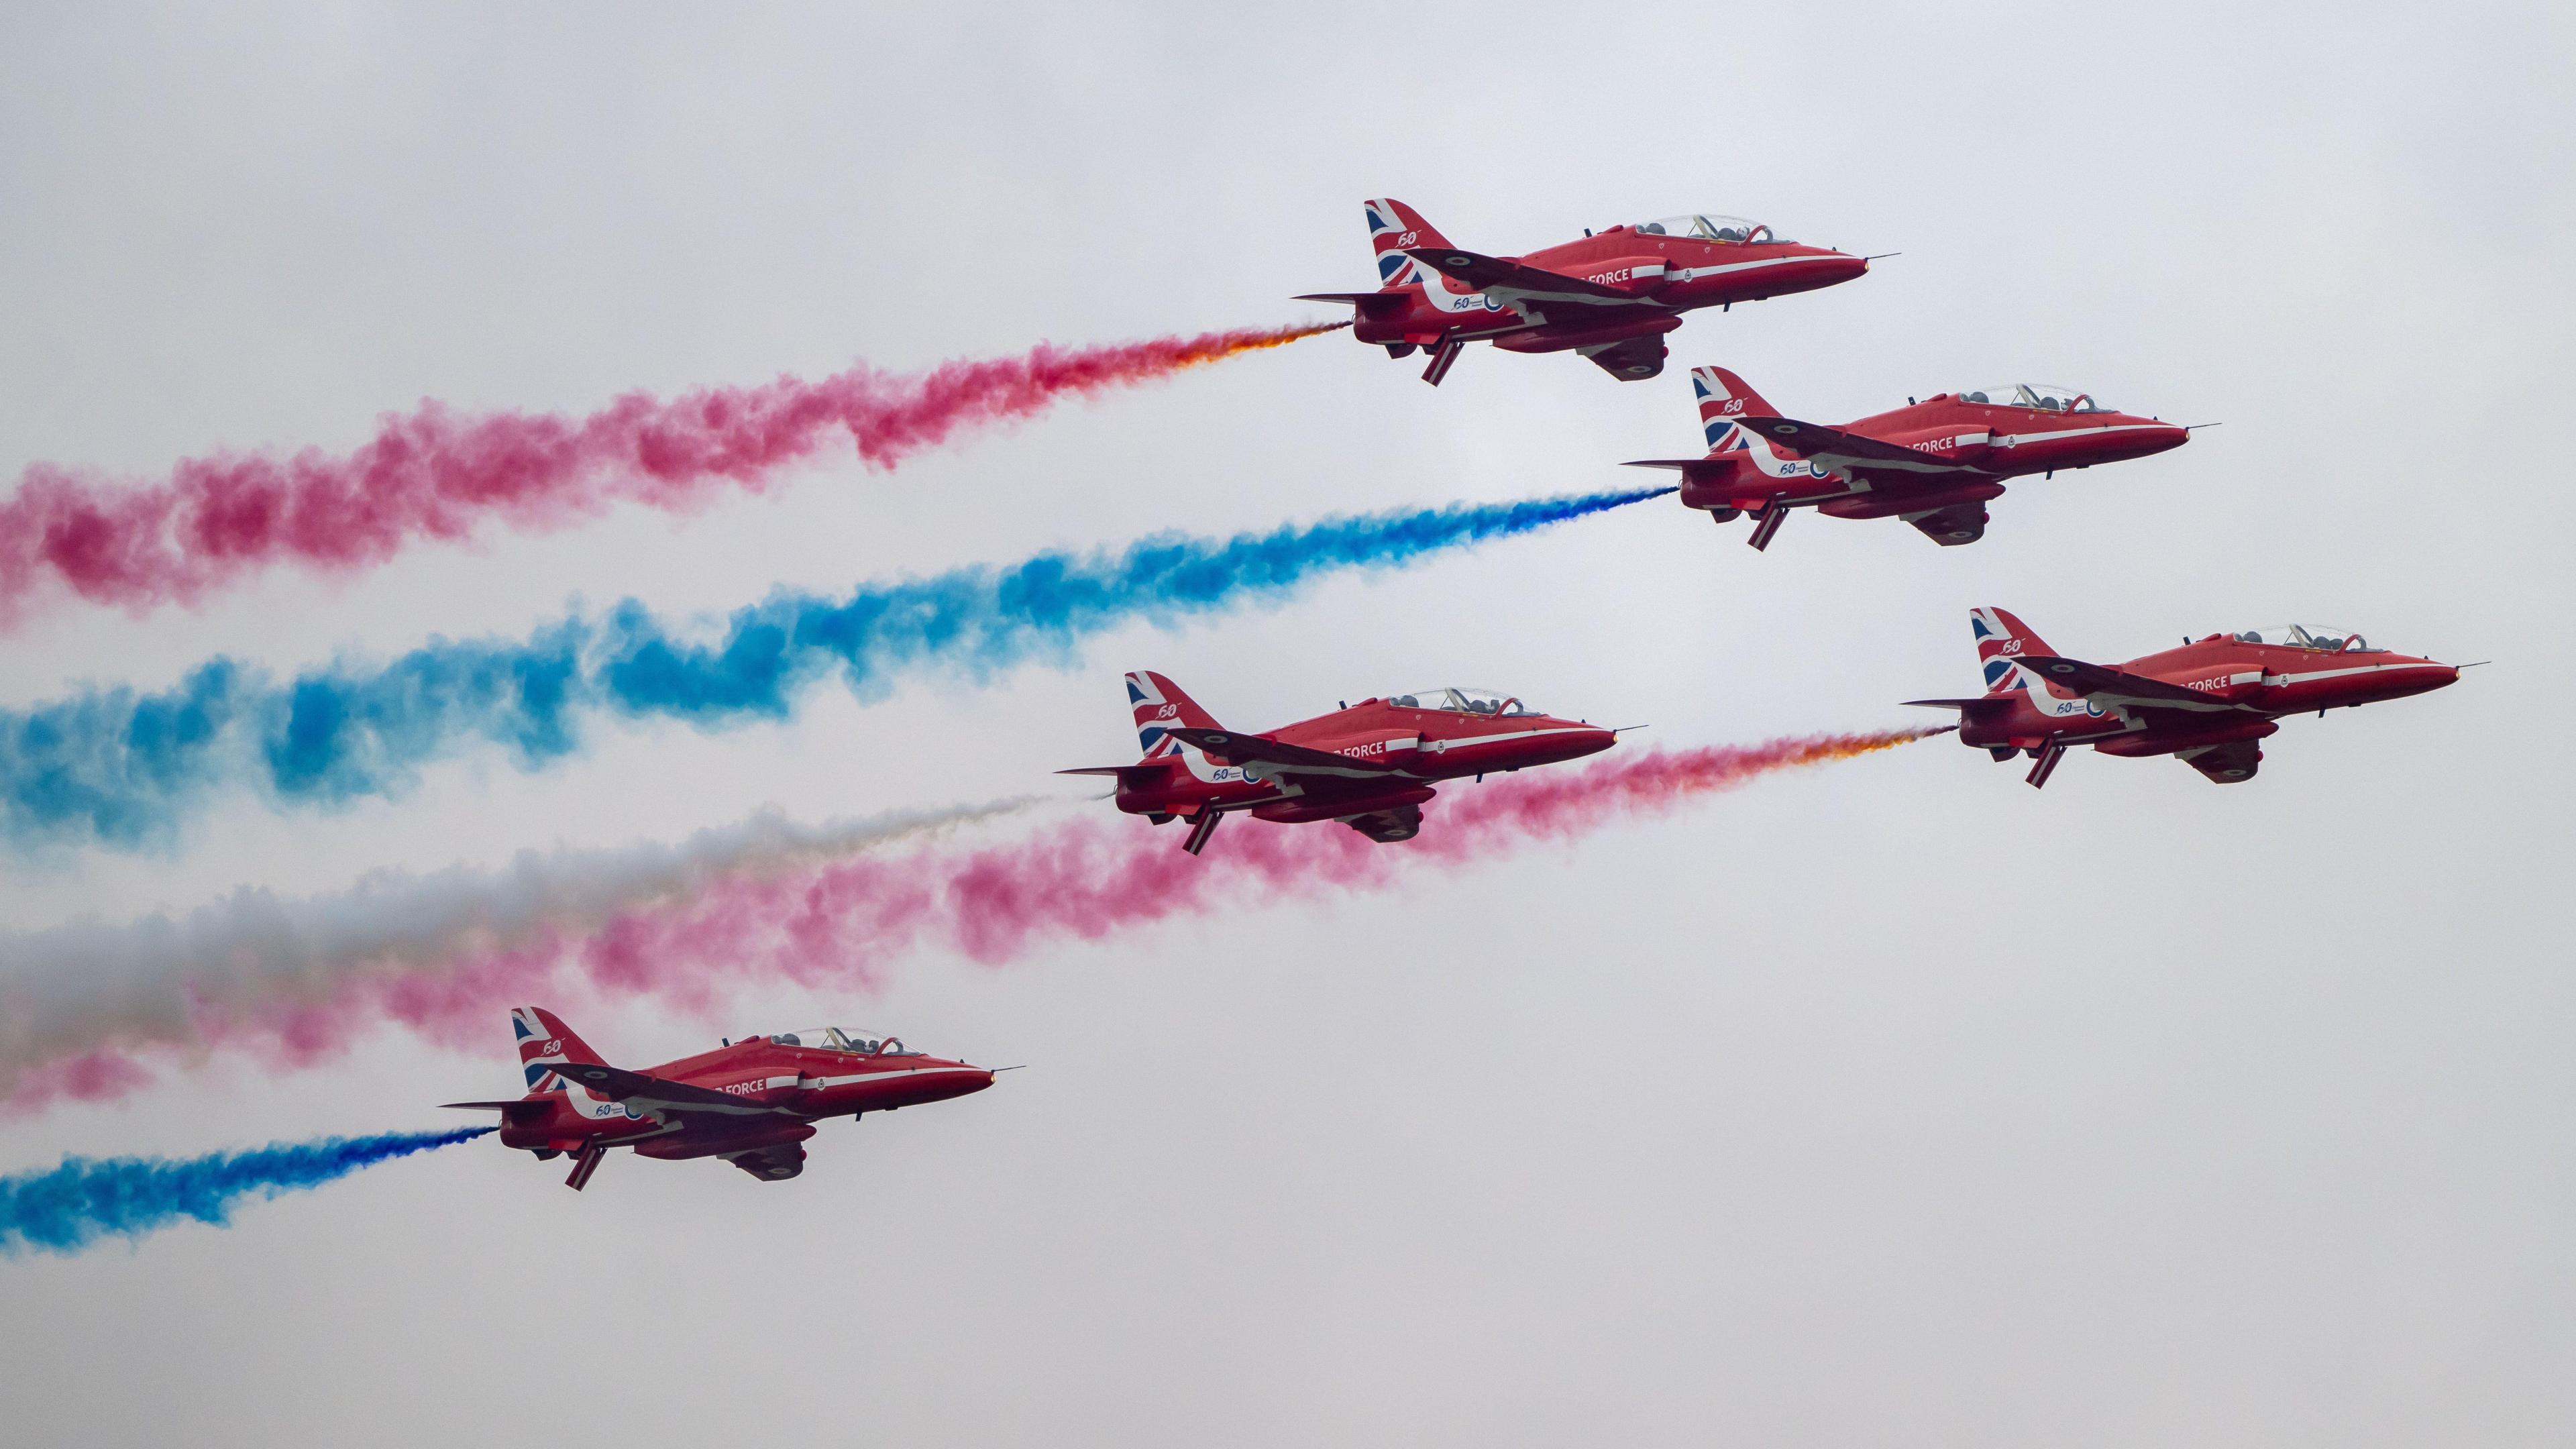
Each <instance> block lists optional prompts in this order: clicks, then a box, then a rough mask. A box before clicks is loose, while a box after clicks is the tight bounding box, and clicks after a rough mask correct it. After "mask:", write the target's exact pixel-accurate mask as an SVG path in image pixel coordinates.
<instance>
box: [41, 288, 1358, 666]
mask: <svg viewBox="0 0 2576 1449" xmlns="http://www.w3.org/2000/svg"><path fill="white" fill-rule="evenodd" d="M1348 325H1349V324H1348V323H1344V322H1335V323H1328V324H1321V325H1316V326H1306V327H1272V328H1261V329H1244V330H1238V331H1233V332H1209V333H1203V334H1201V335H1200V336H1197V337H1186V338H1184V337H1165V338H1157V339H1154V340H1152V341H1147V342H1124V343H1116V344H1112V345H1109V346H1103V347H1056V346H1053V345H1042V346H1040V347H1038V348H1036V349H1035V350H1034V351H1032V352H1030V353H1029V354H1028V355H1026V356H1024V357H1009V358H996V359H992V360H989V361H983V362H965V361H960V362H950V363H945V364H942V365H941V366H939V367H937V368H935V369H933V370H931V371H930V372H927V373H923V374H919V375H914V376H906V375H902V374H894V373H884V372H879V371H877V370H876V369H874V368H871V367H867V366H864V365H862V366H859V367H854V368H852V369H850V370H849V371H847V372H843V373H838V374H835V375H833V376H831V377H827V378H824V379H822V380H821V381H819V382H806V381H803V380H801V379H798V378H793V377H782V378H780V379H778V380H777V381H776V382H772V383H767V384H765V385H762V386H759V387H748V388H730V387H729V388H711V389H707V390H704V391H700V392H693V393H689V394H687V395H685V396H682V397H679V398H674V399H672V400H671V401H668V402H664V401H662V400H661V399H658V398H655V397H653V396H651V395H650V394H647V393H640V392H638V393H629V394H627V395H626V396H624V397H621V398H619V399H617V400H616V401H615V402H613V403H611V404H609V405H608V406H607V407H606V408H604V409H602V410H600V411H598V412H595V413H593V414H591V415H590V416H588V417H586V418H571V417H563V416H558V415H551V414H541V415H538V416H534V417H531V416H527V415H525V414H520V413H495V414H491V415H488V416H483V417H467V416H460V415H458V414H456V413H454V412H451V411H449V410H448V409H447V408H446V407H444V406H442V405H441V404H439V403H437V402H424V403H422V404H421V405H420V407H419V408H418V409H417V410H416V411H414V412H412V413H411V414H409V415H408V416H390V415H389V416H387V417H386V418H385V419H384V420H383V424H382V426H381V427H380V428H379V429H378V431H377V433H376V436H375V438H374V439H373V440H372V441H370V442H368V443H367V444H365V445H364V446H362V447H360V448H359V449H358V450H357V451H355V452H353V453H349V454H346V455H342V456H332V455H329V454H325V453H323V452H320V451H318V450H315V449H307V450H305V451H304V452H301V453H298V454H296V455H295V456H293V457H292V458H277V457H273V456H268V455H264V454H240V453H218V454H215V455H214V456H211V457H206V458H189V459H185V460H182V461H181V462H180V464H179V465H178V466H177V467H176V468H174V469H172V470H171V473H170V476H169V478H168V479H167V480H164V481H161V482H157V483H151V484H146V485H143V486H139V487H120V486H116V485H113V484H110V483H109V482H108V481H107V480H105V479H102V478H99V477H97V476H96V475H94V474H90V473H86V472H82V471H78V470H74V469H68V468H61V467H56V466H53V465H50V464H41V463H40V464H36V465H34V466H32V467H30V468H28V469H27V471H26V473H25V475H24V476H23V477H22V478H21V480H20V482H19V486H18V492H17V495H16V496H15V497H13V498H11V499H9V500H8V501H7V502H6V503H0V623H6V622H10V621H14V620H15V618H16V617H17V615H18V613H19V612H20V610H21V609H22V608H23V607H24V606H25V605H26V603H27V602H28V599H29V596H30V595H32V594H34V593H35V592H36V591H37V590H38V589H40V588H41V587H42V586H43V585H44V583H45V581H46V580H47V579H48V578H53V579H59V580H60V581H61V582H62V583H63V584H64V585H65V586H67V587H68V588H69V589H70V590H71V591H72V592H73V593H75V594H78V595H79V596H80V597H82V598H84V599H87V600H89V601H91V602H92V603H100V604H117V605H122V606H125V607H127V608H130V609H135V610H142V609H146V608H149V607H151V606H153V605H156V604H162V603H169V602H179V603H192V602H194V601H195V600H197V599H198V598H199V597H200V596H202V595H203V594H205V593H206V592H207V591H209V590H211V589H214V588H217V587H220V586H222V585H225V584H229V583H232V582H234V581H235V580H237V579H239V578H240V577H241V576H242V575H244V574H247V573H250V572H252V571H254V570H257V569H261V568H266V567H270V566H273V565H278V564H285V563H294V564H301V565H304V566H306V567H308V568H315V569H325V570H342V571H345V570H352V569H358V568H364V567H368V566H371V565H374V564H380V563H382V562H384V561H385V560H387V559H389V558H392V557H393V556H394V555H395V554H396V553H399V552H400V551H401V550H402V549H403V548H404V547H405V546H406V545H408V544H410V543H411V542H412V541H413V540H415V539H418V538H442V539H455V538H462V537H465V536H466V535H468V534H470V533H471V532H472V531H473V529H474V528H475V526H476V525H477V524H478V523H480V522H481V521H482V520H483V519H485V518H486V517H489V516H498V517H499V518H501V519H502V520H504V521H505V522H507V523H508V524H510V525H511V526H512V527H515V528H521V529H547V528H556V527H561V526H562V525H564V524H566V523H568V522H570V521H572V520H574V519H578V518H582V517H586V516H589V515H593V514H596V513H598V512H600V511H601V510H603V509H605V508H606V507H607V506H608V505H609V504H610V503H612V502H616V501H620V500H625V501H631V502H637V503H643V504H645V505H647V506H650V507H654V508H672V509H676V508H687V507H691V506H694V505H697V504H699V503H702V502H704V501H705V500H706V499H707V498H708V497H709V496H710V495H712V494H714V493H716V492H718V491H720V490H722V489H725V488H742V489H748V490H750V491H753V492H758V491H760V490H761V489H762V488H764V487H766V486H767V485H768V483H769V481H770V479H771V477H772V476H773V475H774V474H775V473H776V472H777V471H778V470H779V469H781V468H783V467H786V466H787V465H789V464H792V463H797V462H801V461H803V460H804V459H806V458H808V457H811V456H812V455H813V454H815V453H817V452H819V451H821V450H822V449H823V448H824V447H825V446H826V445H827V444H828V443H829V442H830V441H831V440H832V438H833V436H834V434H835V430H844V431H846V432H847V434H848V435H849V437H850V439H851V441H852V442H853V443H854V444H855V445H856V446H857V448H858V453H859V456H860V457H861V458H862V459H864V460H865V461H866V462H867V463H868V465H869V466H871V467H876V468H892V467H894V466H896V465H897V464H899V463H901V462H902V461H903V460H904V459H906V458H908V457H910V456H912V455H913V454H915V453H918V452H920V451H921V450H923V449H925V448H930V447H935V446H937V445H938V444H940V443H943V442H945V441H947V440H948V439H949V438H951V437H953V436H955V435H956V434H957V433H959V432H960V431H962V430H966V429H971V428H977V427H985V426H990V425H992V424H995V423H1000V422H1008V421H1013V420H1016V419H1020V418H1026V417H1031V416H1034V415H1035V414H1037V413H1040V412H1043V411H1045V410H1046V409H1047V408H1048V407H1049V406H1051V405H1052V404H1053V403H1054V402H1055V401H1056V400H1057V399H1059V398H1061V397H1064V396H1065V395H1067V394H1080V395H1084V396H1089V395H1091V394H1094V393H1098V392H1101V391H1103V390H1105V389H1108V388H1112V387H1120V386H1127V385H1132V384H1135V383H1140V382H1147V381H1151V380H1153V379H1155V378H1159V377H1167V376H1169V375H1171V374H1172V373H1175V372H1179V371H1181V370H1183V369H1185V368H1191V367H1197V366H1201V365H1203V364H1206V363H1210V362H1215V361H1218V360H1220V359H1223V358H1227V357H1232V356H1234V355H1236V354H1237V353H1241V352H1250V351H1255V350H1258V349H1261V348H1267V347H1279V346H1282V345H1285V344H1287V343H1290V342H1294V341H1296V340H1297V339H1299V338H1301V337H1312V336H1314V335H1315V334H1317V333H1319V332H1329V331H1332V330H1334V329H1335V328H1338V327H1345V326H1348Z"/></svg>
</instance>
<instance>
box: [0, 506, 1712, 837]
mask: <svg viewBox="0 0 2576 1449" xmlns="http://www.w3.org/2000/svg"><path fill="white" fill-rule="evenodd" d="M1671 491H1672V490H1671V489H1669V488H1658V489H1636V490H1628V491H1623V492H1616V493H1588V494H1582V495H1578V496H1574V497H1567V498H1542V499H1531V500H1527V501H1524V502H1519V503H1484V504H1455V505H1452V506H1450V507H1447V508H1427V509H1415V510H1410V511H1405V512H1395V513H1380V514H1367V515H1361V516H1358V517H1351V518H1337V519H1327V520H1325V521H1323V522H1320V523H1313V524H1306V525H1290V526H1285V527H1281V528H1278V529H1275V530H1272V531H1271V532H1268V533H1258V534H1254V533H1246V534H1239V535H1237V536H1235V537H1234V538H1231V539H1209V538H1192V537H1188V536H1185V535H1179V534H1167V535H1161V536H1158V537H1153V538H1147V539H1143V540H1140V541H1138V542H1136V543H1133V544H1130V545H1128V546H1127V547H1125V548H1123V549H1114V550H1113V549H1103V550H1098V551H1095V552H1092V553H1088V554H1072V553H1062V552H1050V553H1043V554H1039V555H1037V556H1035V557H1033V558H1030V559H1027V560H1025V561H1023V562H1021V563H1018V564H1013V565H1009V566H997V565H978V566H973V567H968V568H961V569H955V570H951V571H950V572H947V573H943V574H934V575H932V576H930V577H928V578H923V579H911V580H905V581H902V582H899V583H887V584H869V585H865V586H863V587H861V588H860V589H859V590H858V591H857V592H855V593H852V594H849V595H847V596H844V597H835V598H825V597H820V596H817V595H813V594H802V593H793V592H788V591H784V590H782V591H780V592H778V593H774V594H772V595H771V596H770V597H769V598H767V599H765V600H763V601H762V602H760V603H758V604H755V605H752V606H751V607H749V608H747V609H743V610H740V611H738V612H736V613H735V614H734V615H733V616H732V618H731V620H730V621H729V623H728V626H727V627H726V629H725V630H724V631H723V633H722V634H721V636H719V637H718V638H716V639H715V640H714V641H712V642H691V641H690V640H688V639H686V638H683V637H679V636H678V635H676V634H675V633H674V631H673V630H672V629H671V628H670V627H668V626H667V625H666V624H664V623H663V622H662V621H661V620H659V619H657V618H655V617H654V616H653V615H652V614H651V613H650V612H648V611H647V610H646V609H645V608H644V606H643V605H641V604H639V603H637V602H635V601H633V600H631V599H630V600H627V601H625V602H623V603H620V604H619V605H617V606H616V607H615V608H613V609H611V610H609V611H608V612H607V614H606V615H605V617H602V618H598V619H590V618H584V617H581V616H579V615H576V616H574V617H571V618H567V619H565V620H564V621H563V622H561V623H559V624H553V625H549V626H548V627H546V628H544V629H541V630H539V631H537V632H536V633H534V634H532V635H531V636H529V637H528V638H527V639H525V640H523V641H516V642H513V641H505V640H494V639H486V640H464V641H450V640H445V639H433V640H432V641H431V642H430V643H429V644H427V645H426V646H424V647H422V648H419V649H415V650H413V651H412V652H410V653H409V654H405V655H403V656H401V657H400V658H398V659H395V660H393V661H392V662H390V663H369V662H365V661H353V660H341V661H339V662H337V663H335V664H332V665H330V666H328V667H326V668H322V669H315V670H308V671H306V672H305V673H302V674H299V675H297V676H296V677H295V678H294V679H292V680H290V681H288V682H286V683H283V684H281V683H278V682H277V681H275V680H273V679H271V678H270V677H268V676H267V675H266V674H265V673H264V672H262V671H260V670H259V669H257V668H255V667H252V666H249V665H245V664H241V663H238V662H236V661H233V660H231V659H227V658H223V657H220V656H218V657H217V658H215V659H212V660H210V661H208V662H206V663H205V664H202V665H199V666H198V667H197V668H196V669H195V670H193V671H191V672H190V673H189V674H188V676H187V677H186V678H184V679H183V680H181V681H180V682H179V683H178V684H177V685H176V686H174V687H172V688H170V689H167V690H164V691H162V692H160V693H157V694H138V693H137V692H135V691H133V690H131V689H122V688H119V689H107V690H93V691H89V692H85V693H83V694H80V695H77V696H75V697H73V698H70V699H67V700H63V701H60V702H56V703H52V704H46V705H40V706H38V707H36V708H33V709H29V710H24V711H0V833H5V834H6V835H7V837H8V838H10V839H11V840H13V841H15V842H18V843H20V844H28V843H44V842H61V843H78V842H81V841H85V840H86V841H95V842H98V843H101V844H106V845H111V846H117V847H121V848H128V849H130V848H135V847H138V846H144V845H149V844H153V843H156V842H159V841H163V840H166V839H168V838H169V837H170V835H171V834H172V832H173V831H174V829H175V827H176V825H177V823H178V821H179V820H180V819H181V818H182V817H183V816H184V815H185V814H186V813H187V812H188V811H189V809H190V808H192V807H193V806H194V805H195V804H197V803H198V801H199V800H200V798H201V797H203V796H204V795H205V794H206V793H208V792H209V791H210V790H212V789H213V788H215V787H217V786H219V785H223V784H227V783H245V784H248V785H251V786H252V787H254V788H256V789H259V790H261V791H262V792H264V793H265V794H266V795H268V797H269V798H270V799H271V800H272V801H273V802H275V803H278V804H284V805H297V804H325V805H327V804H336V803H340V802H345V801H349V800H353V799H356V798H359V797H362V796H370V795H384V794H391V793H394V792H396V791H399V790H401V789H402V788H404V787H405V786H406V785H408V784H409V783H410V782H411V780H412V779H413V778H414V777H415V776H416V774H417V771H418V768H419V766H420V765H421V764H422V763H424V762H426V761H428V760H430V759H433V758H435V757H437V756H440V755H443V754H446V753H448V752H450V751H452V750H454V749H456V748H457V747H459V746H460V745H461V744H463V743H465V742H468V741H471V740H473V739H477V738H480V739H485V740H490V741H494V742H497V743H499V744H501V745H503V746H505V747H506V748H507V749H508V750H509V751H510V753H511V754H512V756H513V757H514V758H515V759H516V761H517V762H518V764H519V765H520V766H521V767H522V768H529V769H533V768H536V767H538V766H541V765H543V764H545V763H546V762H548V761H550V760H553V759H556V758H558V757H560V756H563V755H565V754H568V753H570V752H571V751H573V750H575V749H577V748H579V746H580V735H579V729H578V725H579V716H581V715H582V714H583V713H585V712H597V711H604V712H610V713H614V714H619V715H625V716H630V717H633V716H665V717H669V718H675V719H680V720H685V721H687V722H688V723H690V724H692V725H695V726H698V727H700V728H717V727H721V726H724V725H727V724H732V723H737V722H740V721H743V720H747V719H758V718H770V719H777V718H784V717H785V716H786V715H787V714H788V713H789V712H790V709H791V706H792V704H793V701H794V698H795V696H796V694H797V692H798V691H799V690H800V689H802V688H803V687H804V686H806V685H808V684H810V683H812V682H814V681H815V680H816V679H818V678H820V677H822V676H824V675H826V674H828V673H831V672H834V671H837V672H838V673H839V674H840V676H841V677H842V679H843V681H844V682H845V683H846V684H847V685H848V687H849V688H850V689H851V690H853V691H855V692H856V693H858V694H859V695H860V697H862V698H867V699H873V698H879V697H882V696H883V694H884V693H885V692H886V691H887V690H888V689H889V688H891V684H890V680H891V678H892V677H893V676H894V675H897V674H899V673H901V672H903V671H906V670H918V669H923V668H927V667H932V666H945V667H949V668H955V669H961V670H963V671H965V672H966V673H967V674H968V675H969V677H971V678H975V679H977V680H979V681H980V680H982V679H984V678H988V677H989V676H990V675H991V674H992V673H993V672H994V671H997V670H1000V669H1003V668H1006V667H1008V666H1011V665H1014V664H1018V663H1020V662H1022V661H1024V660H1026V659H1029V658H1031V657H1032V656H1036V655H1040V654H1054V655H1057V656H1061V655H1063V654H1064V653H1065V652H1066V651H1067V650H1068V649H1069V648H1070V647H1071V645H1072V643H1073V642H1074V641H1075V640H1076V639H1078V638H1080V637H1082V636H1084V635H1087V634H1093V633H1097V632H1100V631H1102V630H1105V629H1109V628H1113V627H1116V626H1118V625H1120V624H1124V623H1126V622H1128V621H1130V620H1133V619H1137V618H1157V619H1169V618H1172V617H1174V616H1177V615H1183V614H1202V613H1208V612H1212V611H1214V610H1217V609H1221V608H1224V607H1226V606H1228V605H1230V604H1233V603H1236V602H1239V601H1243V600H1258V599H1266V598H1275V597H1277V596H1278V595H1280V594H1282V593H1285V592H1286V591H1288V590H1290V589H1292V588H1294V587H1296V586H1297V585H1299V584H1302V583H1305V582H1307V581H1308V580H1310V579H1312V578H1314V577H1316V576H1318V575H1321V574H1325V573H1329V572H1333V571H1336V570H1343V569H1354V568H1389V567H1395V566H1398V565H1401V564H1405V563H1409V562H1412V561H1414V560H1416V559H1420V558H1422V557H1424V556H1426V555H1429V554H1432V553H1437V552H1441V551H1443V550H1448V549H1456V548H1465V547H1469V546H1472V545H1475V544H1479V543H1483V542H1485V541H1487V540H1490V539H1497V538H1507V537H1511V536H1513V535H1516V534H1523V533H1529V532H1532V531H1534V530H1537V529H1541V528H1545V527H1547V526H1549V525H1551V524H1556V523H1563V522H1566V521H1568V520H1570V519H1576V518H1582V517H1585V516H1587V515H1590V514H1595V513H1601V512H1606V511H1607V510H1609V509H1613V508H1621V507H1625V506H1627V505H1628V504H1631V503H1638V502H1643V501H1644V500H1646V499H1649V498H1655V497H1660V496H1661V495H1663V494H1665V493H1669V492H1671Z"/></svg>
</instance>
